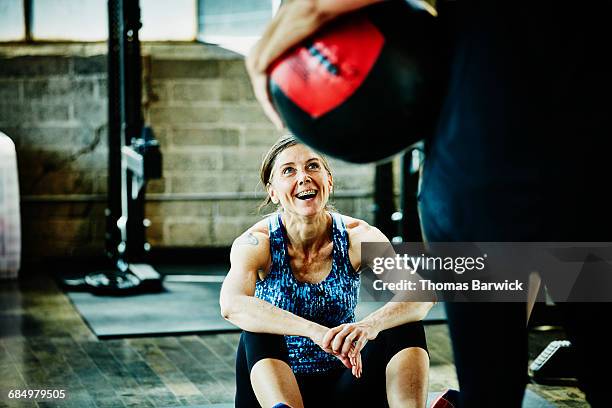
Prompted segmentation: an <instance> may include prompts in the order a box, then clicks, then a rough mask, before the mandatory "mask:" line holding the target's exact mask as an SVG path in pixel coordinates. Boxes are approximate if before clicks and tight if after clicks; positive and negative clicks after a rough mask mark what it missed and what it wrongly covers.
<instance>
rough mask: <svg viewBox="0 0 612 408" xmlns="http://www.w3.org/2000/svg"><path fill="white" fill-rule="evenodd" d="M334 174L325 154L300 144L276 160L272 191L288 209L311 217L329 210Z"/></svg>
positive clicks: (271, 195) (287, 210)
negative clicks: (324, 157)
mask: <svg viewBox="0 0 612 408" xmlns="http://www.w3.org/2000/svg"><path fill="white" fill-rule="evenodd" d="M331 188H332V177H331V175H330V174H329V173H328V172H327V170H326V169H325V167H324V165H323V161H322V160H321V157H320V156H319V155H318V154H317V153H315V152H313V151H312V150H310V149H309V148H308V147H306V146H304V145H302V144H297V145H293V146H291V147H288V148H287V149H285V150H283V151H282V152H281V153H280V154H279V155H278V156H277V157H276V160H275V162H274V167H273V168H272V175H271V180H270V185H269V186H268V193H269V194H270V198H271V199H272V202H273V203H275V204H279V203H280V205H281V206H282V207H283V210H284V211H286V212H290V213H294V214H296V215H302V216H310V215H315V214H318V213H319V212H320V211H322V210H324V209H325V205H326V204H327V201H328V200H329V194H330V192H331Z"/></svg>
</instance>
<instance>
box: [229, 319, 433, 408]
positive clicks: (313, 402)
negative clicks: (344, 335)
mask: <svg viewBox="0 0 612 408" xmlns="http://www.w3.org/2000/svg"><path fill="white" fill-rule="evenodd" d="M409 347H419V348H422V349H423V350H425V351H427V352H428V350H427V342H426V340H425V330H424V328H423V323H422V322H414V323H408V324H404V325H401V326H398V327H394V328H391V329H388V330H384V331H382V332H380V333H379V334H378V336H377V337H376V339H374V340H372V341H369V342H368V343H367V344H366V345H365V347H364V348H363V350H362V352H361V358H362V361H363V373H362V376H361V378H355V377H354V376H353V375H352V373H351V370H349V369H346V368H344V367H342V368H339V369H337V370H332V371H328V372H325V373H317V374H296V376H295V377H296V379H297V382H298V385H299V387H300V392H301V394H302V400H303V401H304V406H305V407H310V406H312V407H314V406H317V407H319V406H332V405H335V406H351V405H352V406H370V407H386V406H388V405H387V396H386V379H385V370H386V367H387V363H388V362H389V361H390V360H391V358H392V357H393V356H394V355H395V354H397V353H398V352H400V351H401V350H403V349H405V348H409ZM428 353H429V352H428ZM264 358H273V359H278V360H281V361H285V362H286V363H287V364H289V362H288V352H287V345H286V343H285V338H284V336H281V335H274V334H262V333H251V332H247V331H245V332H243V333H242V336H241V337H240V344H239V345H238V353H237V356H236V402H235V403H236V407H259V406H260V405H259V403H258V402H257V399H256V397H255V393H254V392H253V388H252V387H251V381H250V372H251V369H252V368H253V366H254V365H255V363H257V362H258V361H259V360H262V359H264Z"/></svg>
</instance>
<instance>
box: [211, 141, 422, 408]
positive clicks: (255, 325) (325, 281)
mask: <svg viewBox="0 0 612 408" xmlns="http://www.w3.org/2000/svg"><path fill="white" fill-rule="evenodd" d="M260 175H261V182H262V184H263V186H264V187H265V190H266V192H267V194H268V196H267V198H266V200H265V202H264V205H265V204H268V203H270V202H271V203H273V204H276V205H277V211H276V212H275V213H273V214H271V215H269V216H268V217H266V218H265V219H264V220H262V221H260V222H258V223H257V224H255V225H253V226H252V227H251V228H249V229H248V230H247V231H246V232H245V233H244V234H242V235H241V236H240V237H238V238H237V239H236V240H235V241H234V244H233V246H232V252H231V269H230V271H229V273H228V275H227V277H226V279H225V281H224V283H223V287H222V289H221V297H220V304H221V313H222V314H223V316H224V317H225V318H226V319H227V320H229V321H230V322H232V323H233V324H235V325H236V326H238V327H240V328H242V329H243V330H244V332H243V334H242V337H241V341H240V345H239V348H238V355H237V360H236V383H237V384H236V390H237V391H236V406H238V407H251V406H254V407H257V406H260V405H261V406H275V405H277V404H288V405H289V406H291V407H302V406H304V405H305V406H329V405H332V404H335V405H343V406H344V405H353V404H354V405H356V406H362V405H372V406H384V405H385V404H386V403H388V404H389V405H390V406H404V407H423V406H424V404H425V400H426V396H427V377H428V369H429V356H428V353H427V345H426V342H425V333H424V330H423V325H422V322H421V320H422V319H423V317H424V316H425V315H426V314H427V312H428V310H429V309H430V307H431V303H430V302H421V303H416V302H393V303H388V304H387V305H385V306H383V307H382V308H380V309H379V310H377V311H375V312H373V313H371V314H370V315H369V316H367V317H366V318H364V319H363V320H361V321H358V322H355V307H356V305H357V301H358V298H359V285H360V271H361V269H362V262H363V266H364V267H366V266H368V265H370V264H371V263H372V260H370V259H364V260H363V261H362V259H361V243H362V242H388V240H387V238H386V237H385V236H384V235H383V234H382V233H381V232H380V231H379V230H378V229H376V228H374V227H372V226H370V225H368V224H367V223H366V222H364V221H362V220H359V219H356V218H352V217H348V216H345V215H342V214H339V213H337V212H336V211H335V210H333V208H332V207H331V206H330V205H329V197H330V194H331V192H332V189H333V177H332V174H331V170H330V167H329V164H328V162H327V160H326V159H325V157H323V156H321V155H320V154H318V153H316V152H315V151H313V150H312V149H310V148H309V147H307V146H305V145H303V144H301V143H299V142H298V141H296V140H295V139H294V138H293V137H291V136H286V137H284V138H281V139H280V140H279V141H278V142H277V143H276V144H275V145H274V146H272V148H271V149H270V151H269V152H268V154H267V155H266V157H265V159H264V161H263V164H262V167H261V173H260ZM366 343H367V344H366ZM364 367H366V368H365V370H364ZM365 401H369V402H372V404H366V403H365Z"/></svg>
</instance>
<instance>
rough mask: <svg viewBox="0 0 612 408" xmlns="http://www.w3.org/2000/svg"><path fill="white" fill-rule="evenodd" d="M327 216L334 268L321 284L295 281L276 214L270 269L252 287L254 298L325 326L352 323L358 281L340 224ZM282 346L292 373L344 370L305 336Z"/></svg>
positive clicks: (335, 216)
mask: <svg viewBox="0 0 612 408" xmlns="http://www.w3.org/2000/svg"><path fill="white" fill-rule="evenodd" d="M331 215H332V220H333V222H332V240H333V251H332V267H331V271H330V273H329V275H328V276H327V277H326V278H325V279H324V280H323V281H321V282H319V283H307V282H300V281H298V280H297V279H296V278H295V277H294V275H293V272H292V271H291V265H290V263H289V257H288V255H287V236H286V233H285V228H284V226H283V224H282V220H281V214H280V213H278V214H273V215H271V216H270V217H268V228H269V231H270V252H271V256H272V266H271V267H270V272H269V273H268V275H267V276H266V277H265V279H264V280H258V281H257V283H256V284H255V297H258V298H260V299H263V300H265V301H267V302H269V303H271V304H273V305H274V306H277V307H280V308H281V309H284V310H287V311H289V312H291V313H293V314H295V315H298V316H301V317H303V318H305V319H308V320H310V321H313V322H316V323H319V324H321V325H323V326H326V327H335V326H338V325H340V324H343V323H350V322H353V321H355V306H357V300H358V299H359V282H360V277H359V274H358V273H357V272H356V271H355V269H354V268H353V266H352V265H351V262H350V260H349V254H348V233H347V231H346V227H345V225H344V221H342V217H341V216H340V214H336V213H332V214H331ZM285 341H286V342H287V349H288V351H289V364H290V365H291V368H292V369H293V372H294V373H297V374H313V373H321V372H326V371H329V370H331V369H334V368H339V367H344V366H343V365H342V363H341V362H340V360H338V359H337V358H336V357H334V356H333V355H331V354H328V353H326V352H325V351H323V350H321V348H320V347H319V346H317V345H316V344H315V343H314V342H313V341H312V340H310V339H309V338H307V337H301V336H285Z"/></svg>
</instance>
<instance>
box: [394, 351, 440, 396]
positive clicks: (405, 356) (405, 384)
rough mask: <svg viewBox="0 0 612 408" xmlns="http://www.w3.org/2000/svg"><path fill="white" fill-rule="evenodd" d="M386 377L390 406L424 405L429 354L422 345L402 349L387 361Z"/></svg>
mask: <svg viewBox="0 0 612 408" xmlns="http://www.w3.org/2000/svg"><path fill="white" fill-rule="evenodd" d="M385 377H386V389H387V400H388V402H389V406H391V407H396V406H401V407H424V406H425V403H426V401H427V381H428V377H429V354H427V351H425V350H424V349H422V348H420V347H409V348H405V349H403V350H400V351H399V352H398V353H396V354H395V355H394V356H393V357H392V358H391V360H390V361H389V362H388V363H387V367H386V371H385Z"/></svg>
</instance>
